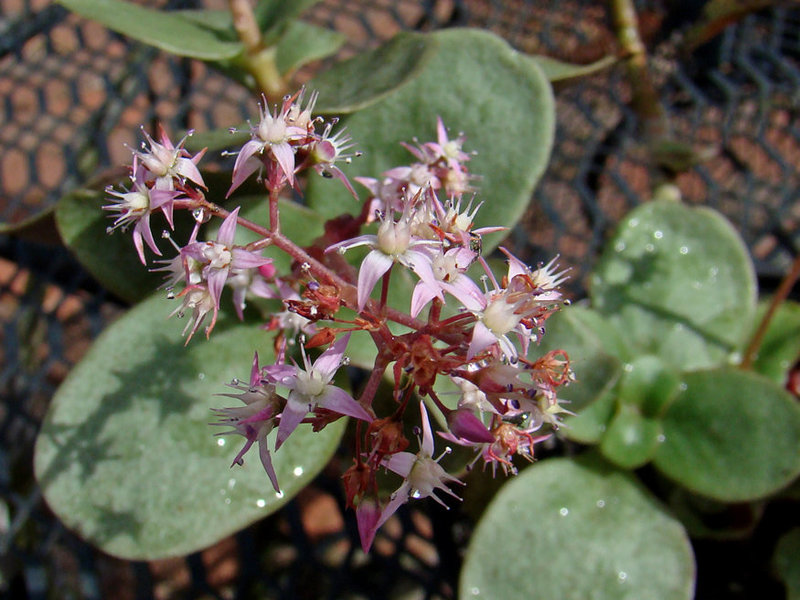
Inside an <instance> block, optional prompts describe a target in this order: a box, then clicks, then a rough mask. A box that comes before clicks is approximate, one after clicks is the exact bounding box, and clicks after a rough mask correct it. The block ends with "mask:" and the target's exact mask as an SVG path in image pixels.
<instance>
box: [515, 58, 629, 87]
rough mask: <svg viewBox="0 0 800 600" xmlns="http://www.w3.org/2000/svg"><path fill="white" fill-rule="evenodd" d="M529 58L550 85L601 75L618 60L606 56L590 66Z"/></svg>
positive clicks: (551, 59) (552, 59)
mask: <svg viewBox="0 0 800 600" xmlns="http://www.w3.org/2000/svg"><path fill="white" fill-rule="evenodd" d="M528 58H530V60H532V61H533V62H535V63H536V64H537V65H539V68H540V69H541V70H542V72H543V73H544V76H545V77H547V79H548V80H549V81H550V83H557V82H566V81H570V80H572V79H580V78H581V77H587V76H589V75H594V74H595V73H600V72H601V71H605V70H606V69H608V68H610V67H612V66H613V65H615V64H616V63H617V60H618V59H617V57H616V56H604V57H603V58H601V59H600V60H597V61H595V62H593V63H589V64H588V65H574V64H572V63H567V62H564V61H561V60H558V59H556V58H551V57H549V56H543V55H540V54H537V55H533V56H529V57H528Z"/></svg>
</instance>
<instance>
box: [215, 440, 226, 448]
mask: <svg viewBox="0 0 800 600" xmlns="http://www.w3.org/2000/svg"><path fill="white" fill-rule="evenodd" d="M224 445H225V440H224V439H222V438H218V439H217V446H219V447H220V448H221V447H222V446H224Z"/></svg>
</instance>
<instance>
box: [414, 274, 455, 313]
mask: <svg viewBox="0 0 800 600" xmlns="http://www.w3.org/2000/svg"><path fill="white" fill-rule="evenodd" d="M437 292H438V293H441V292H439V289H438V287H437V288H436V289H431V287H430V286H429V285H428V284H427V283H425V282H424V281H419V282H418V283H417V285H416V286H414V293H413V294H411V316H412V317H415V318H416V316H417V315H418V314H419V313H420V311H421V310H422V309H423V308H425V305H426V304H428V302H430V301H431V300H433V299H434V298H435V297H436V296H437ZM453 295H454V296H455V294H453ZM456 297H458V296H456Z"/></svg>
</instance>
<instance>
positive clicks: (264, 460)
mask: <svg viewBox="0 0 800 600" xmlns="http://www.w3.org/2000/svg"><path fill="white" fill-rule="evenodd" d="M258 456H259V457H260V458H261V464H262V465H263V466H264V470H265V471H266V472H267V477H269V480H270V481H271V482H272V487H273V488H274V489H275V491H276V492H278V493H279V494H280V492H281V488H280V486H279V485H278V476H277V475H276V474H275V469H274V468H273V466H272V458H271V457H270V455H269V448H268V447H267V440H266V438H264V439H261V440H259V441H258Z"/></svg>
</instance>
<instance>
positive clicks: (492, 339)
mask: <svg viewBox="0 0 800 600" xmlns="http://www.w3.org/2000/svg"><path fill="white" fill-rule="evenodd" d="M496 343H497V336H496V335H495V334H493V333H492V332H491V331H490V330H489V328H488V327H486V325H484V324H483V323H481V322H480V321H478V322H477V323H475V327H473V328H472V340H471V341H470V343H469V350H467V360H471V359H472V357H473V356H475V355H476V354H478V352H480V351H481V350H484V349H485V348H488V347H489V346H491V345H492V344H496Z"/></svg>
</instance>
